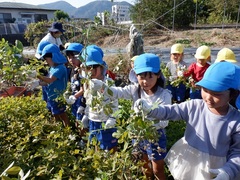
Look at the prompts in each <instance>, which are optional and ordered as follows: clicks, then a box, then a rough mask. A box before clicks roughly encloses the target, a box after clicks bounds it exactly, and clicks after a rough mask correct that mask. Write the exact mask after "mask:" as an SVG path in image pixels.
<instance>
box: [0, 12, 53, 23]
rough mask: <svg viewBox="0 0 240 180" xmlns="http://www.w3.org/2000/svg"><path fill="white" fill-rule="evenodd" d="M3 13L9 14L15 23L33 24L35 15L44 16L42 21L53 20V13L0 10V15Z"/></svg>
mask: <svg viewBox="0 0 240 180" xmlns="http://www.w3.org/2000/svg"><path fill="white" fill-rule="evenodd" d="M3 13H11V16H12V18H14V19H16V21H15V23H27V24H29V23H34V22H36V21H37V20H36V18H35V17H36V15H45V16H46V18H47V19H46V18H45V19H43V20H50V19H53V18H54V11H43V10H27V9H26V10H24V9H0V15H1V14H3Z"/></svg>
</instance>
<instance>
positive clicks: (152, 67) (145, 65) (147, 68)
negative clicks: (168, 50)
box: [133, 53, 161, 74]
mask: <svg viewBox="0 0 240 180" xmlns="http://www.w3.org/2000/svg"><path fill="white" fill-rule="evenodd" d="M160 63H161V62H160V58H159V57H158V56H157V55H155V54H151V53H145V54H141V55H140V56H138V57H137V58H136V60H135V61H134V68H133V69H134V71H135V73H136V74H140V73H143V72H152V73H158V72H159V71H160Z"/></svg>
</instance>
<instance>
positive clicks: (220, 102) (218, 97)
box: [201, 88, 230, 115]
mask: <svg viewBox="0 0 240 180" xmlns="http://www.w3.org/2000/svg"><path fill="white" fill-rule="evenodd" d="M201 92H202V98H203V100H204V101H205V103H206V104H207V106H208V108H209V109H210V111H211V112H213V113H214V114H218V115H220V114H221V115H223V114H226V113H227V111H228V107H229V104H228V102H229V101H230V91H229V90H226V91H222V92H215V91H210V90H208V89H205V88H202V90H201Z"/></svg>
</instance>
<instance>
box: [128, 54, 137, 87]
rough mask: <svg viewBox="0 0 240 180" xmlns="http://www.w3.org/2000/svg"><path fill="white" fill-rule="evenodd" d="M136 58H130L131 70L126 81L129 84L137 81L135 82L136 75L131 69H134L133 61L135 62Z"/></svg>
mask: <svg viewBox="0 0 240 180" xmlns="http://www.w3.org/2000/svg"><path fill="white" fill-rule="evenodd" d="M137 57H138V56H134V57H132V58H131V62H130V63H131V64H130V65H131V70H130V72H129V76H128V79H129V81H130V82H131V83H138V80H137V76H136V74H135V72H134V69H133V67H134V61H135V60H136V58H137Z"/></svg>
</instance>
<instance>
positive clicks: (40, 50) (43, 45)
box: [37, 41, 51, 54]
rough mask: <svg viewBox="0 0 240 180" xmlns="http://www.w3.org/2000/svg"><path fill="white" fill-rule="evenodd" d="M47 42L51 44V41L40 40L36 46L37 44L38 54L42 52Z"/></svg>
mask: <svg viewBox="0 0 240 180" xmlns="http://www.w3.org/2000/svg"><path fill="white" fill-rule="evenodd" d="M48 44H51V43H50V42H48V41H40V43H39V44H38V46H37V53H38V54H42V50H43V48H44V47H45V46H46V45H48Z"/></svg>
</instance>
